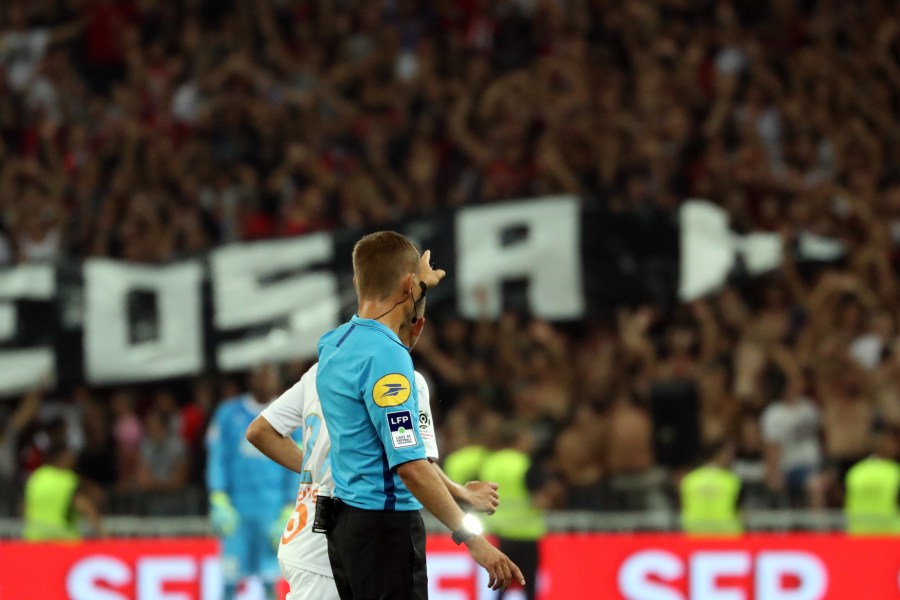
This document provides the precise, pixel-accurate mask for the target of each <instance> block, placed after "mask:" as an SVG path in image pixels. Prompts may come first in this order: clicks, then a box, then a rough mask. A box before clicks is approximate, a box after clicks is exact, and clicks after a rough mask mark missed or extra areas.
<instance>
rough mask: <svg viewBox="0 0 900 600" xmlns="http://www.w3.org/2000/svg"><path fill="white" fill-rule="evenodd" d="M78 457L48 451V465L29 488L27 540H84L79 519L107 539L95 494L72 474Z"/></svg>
mask: <svg viewBox="0 0 900 600" xmlns="http://www.w3.org/2000/svg"><path fill="white" fill-rule="evenodd" d="M74 464H75V455H74V454H73V453H72V451H71V450H69V449H68V448H66V447H65V446H62V447H60V446H53V447H51V448H49V449H48V450H47V455H46V460H45V463H44V464H43V465H42V466H41V467H39V468H38V469H37V470H35V472H34V473H32V474H31V476H30V477H29V478H28V481H27V482H26V484H25V525H24V531H23V537H24V538H25V539H26V540H28V541H31V542H42V541H53V540H57V541H59V540H77V539H80V538H81V528H80V527H79V523H78V517H81V516H83V517H85V518H87V519H88V520H89V521H90V524H91V527H92V529H93V531H94V533H95V534H97V535H103V521H102V519H101V517H100V511H99V510H98V508H97V506H96V504H95V502H94V500H93V498H92V495H91V494H88V493H85V489H84V485H83V484H82V482H81V481H80V479H79V477H78V475H76V474H75V472H74V471H73V470H72V467H73V466H74Z"/></svg>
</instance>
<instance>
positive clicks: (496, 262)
mask: <svg viewBox="0 0 900 600" xmlns="http://www.w3.org/2000/svg"><path fill="white" fill-rule="evenodd" d="M580 214H581V204H580V203H579V201H578V199H577V198H575V197H573V196H555V197H550V198H544V199H541V200H535V201H530V202H515V203H509V204H498V205H496V206H485V207H477V208H466V209H463V210H461V211H460V212H459V213H457V218H456V252H457V255H458V258H457V268H458V270H459V274H458V282H459V285H458V294H459V296H458V306H459V311H460V313H462V315H464V316H466V317H469V318H479V317H482V316H485V315H483V314H482V310H483V309H482V307H481V306H480V301H479V294H480V293H481V292H483V293H485V294H486V296H487V297H486V303H487V306H486V307H485V309H486V310H487V313H488V314H487V315H486V316H488V317H497V316H499V314H500V312H501V311H502V309H503V306H502V304H503V302H502V300H503V299H502V289H503V283H504V282H507V281H511V280H522V279H524V280H526V281H527V282H528V306H529V308H530V309H531V311H532V313H533V314H535V315H537V316H539V317H543V318H545V319H575V318H580V317H582V316H584V288H583V285H582V265H581V234H580V231H581V226H580V223H581V220H580ZM511 234H515V235H511ZM510 237H516V238H518V239H508V238H510Z"/></svg>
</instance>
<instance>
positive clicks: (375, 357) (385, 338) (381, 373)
mask: <svg viewBox="0 0 900 600" xmlns="http://www.w3.org/2000/svg"><path fill="white" fill-rule="evenodd" d="M318 348H319V372H318V375H317V376H316V391H318V393H319V399H320V400H321V402H322V412H323V413H324V416H325V424H326V426H327V427H328V433H329V435H330V436H331V472H332V475H333V476H334V487H335V497H337V498H340V499H341V500H342V501H343V502H346V503H347V504H350V505H351V506H355V507H357V508H363V509H368V510H418V509H420V508H422V505H421V504H420V503H419V501H418V500H416V498H415V497H414V496H413V495H412V493H411V492H410V491H409V490H408V489H407V488H406V486H405V485H404V484H403V481H401V479H400V477H399V476H398V475H397V473H396V472H395V469H396V468H397V466H399V465H401V464H403V463H405V462H409V461H411V460H420V459H424V458H425V446H424V445H423V444H422V440H421V439H420V437H419V428H418V415H419V398H418V394H417V392H416V386H415V385H414V384H413V382H414V381H415V379H414V375H413V364H412V358H411V357H410V355H409V348H407V347H406V346H404V345H403V343H402V342H401V341H400V338H398V337H397V335H396V334H395V333H394V332H393V331H391V330H390V329H389V328H388V327H386V326H385V325H382V324H381V323H379V322H378V321H373V320H372V319H361V318H360V317H358V316H354V317H353V318H352V319H350V322H349V323H344V324H343V325H341V326H340V327H338V328H337V329H334V330H332V331H330V332H328V333H326V334H325V335H323V336H322V337H321V339H320V340H319V346H318Z"/></svg>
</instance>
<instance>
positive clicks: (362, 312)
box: [356, 300, 405, 337]
mask: <svg viewBox="0 0 900 600" xmlns="http://www.w3.org/2000/svg"><path fill="white" fill-rule="evenodd" d="M392 306H393V308H392ZM356 314H357V315H359V318H361V319H373V320H375V321H378V322H379V323H381V324H382V325H384V326H386V327H387V328H388V329H390V330H391V331H393V332H394V333H395V334H397V337H400V327H401V325H402V324H403V321H404V320H405V319H404V316H405V311H404V310H403V304H402V303H400V304H396V305H394V303H393V302H383V301H377V300H361V301H360V303H359V308H358V309H357V311H356Z"/></svg>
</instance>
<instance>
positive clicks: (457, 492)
mask: <svg viewBox="0 0 900 600" xmlns="http://www.w3.org/2000/svg"><path fill="white" fill-rule="evenodd" d="M431 466H432V467H434V470H435V471H436V472H437V474H438V477H440V479H441V481H442V482H443V484H444V486H445V487H446V488H447V491H448V492H450V495H451V496H453V499H454V500H456V503H457V504H459V506H460V508H462V509H463V510H474V511H477V512H481V513H487V514H489V515H492V514H494V512H496V510H497V507H498V506H499V505H500V495H499V494H498V493H497V487H498V486H497V484H496V483H492V482H489V481H470V482H468V483H466V485H460V484H458V483H456V482H455V481H453V480H452V479H450V477H448V476H447V474H446V473H444V470H443V469H442V468H441V467H440V466H439V465H438V464H437V463H435V462H433V463H431Z"/></svg>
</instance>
